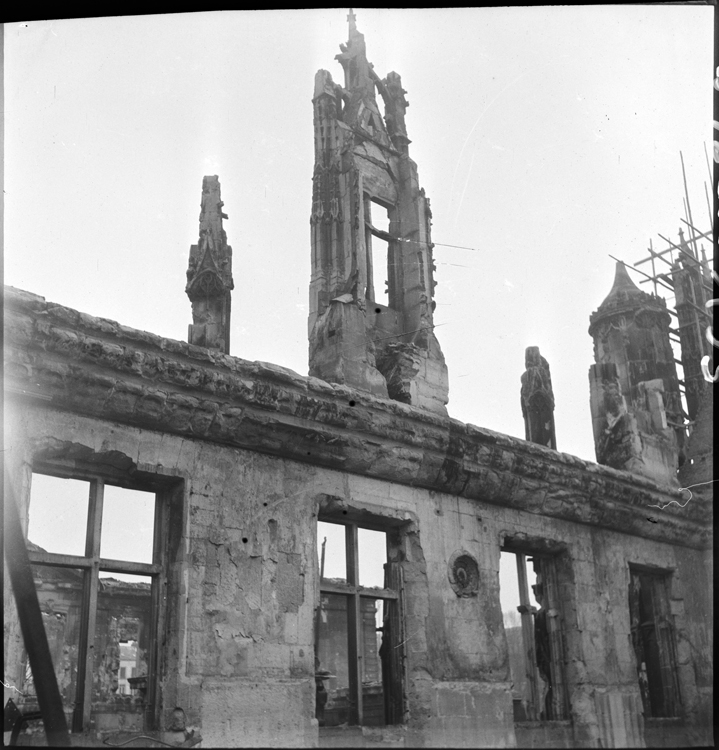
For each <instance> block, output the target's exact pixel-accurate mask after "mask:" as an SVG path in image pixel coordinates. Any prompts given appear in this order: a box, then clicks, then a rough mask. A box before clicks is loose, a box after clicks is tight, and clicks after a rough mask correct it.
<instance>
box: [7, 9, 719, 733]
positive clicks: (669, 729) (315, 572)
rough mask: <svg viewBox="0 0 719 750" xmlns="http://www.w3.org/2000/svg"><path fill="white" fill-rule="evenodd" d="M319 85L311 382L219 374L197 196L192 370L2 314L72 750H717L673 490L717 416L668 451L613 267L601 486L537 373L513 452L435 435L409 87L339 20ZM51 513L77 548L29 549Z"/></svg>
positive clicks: (697, 593)
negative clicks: (360, 749)
mask: <svg viewBox="0 0 719 750" xmlns="http://www.w3.org/2000/svg"><path fill="white" fill-rule="evenodd" d="M338 60H339V62H340V63H341V65H342V68H343V69H344V82H343V83H342V84H340V83H337V82H335V81H334V80H333V78H332V76H331V75H330V74H329V73H328V72H326V71H320V72H319V73H318V74H317V77H316V79H315V89H314V98H313V106H314V126H315V166H314V177H313V180H314V193H313V201H312V206H311V218H310V224H311V248H308V252H311V254H312V277H311V280H310V314H309V373H310V374H309V376H300V375H298V374H296V373H294V372H292V371H290V370H287V369H284V368H282V367H279V366H274V365H271V364H265V363H258V362H249V361H246V360H244V359H242V358H240V357H238V356H234V355H232V354H231V353H230V349H229V323H230V294H231V290H232V287H233V281H232V252H231V249H230V247H229V245H228V244H227V237H226V235H225V232H224V230H223V228H222V220H223V212H222V208H223V207H222V201H221V198H220V184H219V181H218V179H217V177H205V178H204V181H203V185H202V202H201V214H200V233H199V240H198V242H197V244H196V245H193V246H192V249H191V251H190V260H189V269H188V272H187V278H188V281H187V289H186V292H187V294H188V296H189V299H190V302H191V306H192V324H191V325H190V328H189V336H188V343H185V342H182V341H175V340H168V339H164V338H161V337H159V336H157V335H154V334H152V333H148V332H145V331H140V330H135V329H131V328H128V327H126V326H123V325H122V324H121V323H117V322H113V321H111V320H105V319H102V318H94V317H91V316H89V315H87V314H85V313H83V312H80V311H76V310H72V309H69V308H67V307H63V306H62V305H61V304H57V303H54V302H49V301H46V300H45V299H44V298H42V297H38V296H36V295H34V294H32V293H30V292H27V291H20V290H18V289H13V288H6V289H5V306H6V307H5V347H6V349H5V382H6V389H7V395H6V417H7V420H6V421H7V430H6V438H5V441H6V442H5V449H6V452H5V454H4V455H5V466H6V501H7V500H10V499H11V500H12V501H13V502H16V503H17V506H18V508H19V510H20V516H21V519H22V524H23V528H24V529H25V531H26V534H27V539H28V542H27V550H28V552H27V555H28V557H29V561H30V564H31V566H32V577H33V580H34V585H35V590H36V592H37V597H38V600H39V603H40V609H41V612H42V618H43V622H44V623H45V631H46V634H47V639H48V642H49V646H50V651H51V655H52V660H53V667H54V671H55V675H56V678H57V681H58V685H59V689H60V694H61V698H62V703H63V710H64V713H65V715H66V717H67V723H68V726H69V727H70V728H71V730H72V731H73V732H74V734H73V741H74V743H75V744H81V743H83V742H84V743H85V744H88V743H92V742H93V741H94V742H100V741H101V740H108V741H109V742H112V743H113V744H116V743H119V742H121V741H125V740H128V739H131V738H133V737H138V736H140V735H142V736H144V737H165V738H167V737H170V738H171V739H172V741H173V742H175V744H180V742H182V741H183V740H185V742H186V743H187V742H188V741H189V734H188V733H189V732H190V730H192V731H194V732H195V735H194V737H195V739H196V738H197V737H198V736H199V735H201V737H202V743H203V745H202V746H204V747H216V746H220V747H239V746H243V747H249V746H263V747H269V746H299V747H315V746H318V745H320V746H323V745H324V746H330V747H333V746H337V745H345V746H368V747H373V746H378V747H380V746H392V747H423V746H426V747H515V746H519V747H645V746H646V747H676V746H685V745H705V744H710V743H711V742H712V740H713V738H712V661H713V651H712V642H711V638H712V606H711V598H712V591H713V588H712V526H711V504H712V495H711V485H706V484H704V485H702V486H700V487H696V488H695V489H693V490H691V493H692V494H691V496H688V495H687V492H688V491H687V490H682V489H680V488H681V487H686V486H688V485H689V484H694V483H699V482H702V481H707V479H706V478H707V477H709V478H711V456H710V447H711V442H710V441H711V437H710V436H711V421H710V420H711V418H710V405H709V399H710V398H711V390H710V389H705V392H704V395H703V400H702V401H701V403H699V404H694V403H693V402H692V406H691V408H692V409H693V410H695V411H694V413H695V429H694V431H693V433H692V434H691V436H689V438H688V440H687V438H686V436H685V434H684V432H683V430H682V429H681V427H680V426H679V425H680V423H681V419H679V418H678V416H677V415H678V414H679V413H680V411H681V403H680V398H679V393H678V386H677V377H676V371H675V365H674V359H673V355H672V352H671V348H670V346H669V339H668V331H667V326H668V320H667V319H668V315H667V313H666V309H665V307H664V305H663V302H662V300H660V299H658V298H657V297H655V296H653V295H649V294H645V293H644V292H641V291H640V290H639V289H637V287H636V286H635V285H634V284H633V282H632V281H631V279H630V278H629V276H628V274H627V272H626V269H625V268H624V267H623V266H622V265H620V266H619V267H618V268H617V276H616V280H615V283H614V286H613V287H612V289H611V290H610V291H609V293H608V296H607V297H606V299H605V300H604V301H603V302H601V304H599V305H598V307H597V310H596V312H595V313H594V314H593V315H592V319H591V327H590V334H591V336H592V337H593V339H594V342H595V360H596V361H595V363H594V364H592V365H591V368H590V377H589V381H590V383H589V384H590V389H589V396H590V405H591V414H592V420H593V428H594V437H595V442H596V449H597V461H598V463H596V464H595V463H591V462H588V461H585V460H581V459H579V458H577V457H575V456H572V455H569V454H567V453H561V452H558V451H557V450H556V436H555V428H554V418H553V409H554V395H553V392H552V386H551V378H550V375H549V365H548V364H547V362H546V360H545V359H544V358H543V357H541V355H540V354H539V350H538V349H536V348H535V347H533V348H531V349H529V350H528V352H527V363H526V365H527V369H526V373H525V375H524V376H523V377H522V382H521V393H520V389H519V373H518V379H517V385H518V396H521V400H520V403H517V404H513V405H508V407H507V408H517V409H519V408H520V406H521V408H522V410H523V413H524V415H525V421H526V425H527V432H526V436H525V437H526V440H523V439H519V438H515V437H511V436H509V435H504V434H499V433H496V432H493V431H492V430H489V429H486V428H483V427H477V426H475V425H471V424H465V423H463V422H460V421H458V420H457V419H453V418H450V417H449V416H448V415H447V411H446V404H447V401H448V375H447V367H446V364H445V361H444V357H443V355H442V351H441V348H440V344H439V341H438V340H437V338H436V336H435V332H434V329H433V308H434V302H433V290H434V285H435V282H434V274H435V268H434V265H433V259H432V240H431V236H430V219H431V212H430V208H429V201H428V199H427V197H426V196H425V194H424V191H423V190H422V189H421V188H420V184H419V181H418V176H417V167H416V165H415V163H414V162H413V161H412V160H411V158H410V156H409V144H410V141H409V138H408V137H407V129H406V126H405V111H406V107H407V101H406V99H405V91H404V90H403V88H402V81H401V79H400V77H399V75H397V74H396V73H389V74H388V75H387V76H386V77H385V78H380V77H379V75H378V74H377V73H375V72H374V70H373V68H372V66H371V65H370V64H369V62H368V59H367V55H366V52H365V42H364V38H363V36H362V34H361V33H359V31H358V30H357V28H356V25H355V22H354V18H353V17H352V16H350V29H349V40H348V42H347V44H346V45H342V46H341V54H339V55H338ZM308 208H309V207H308ZM385 262H386V263H387V269H386V271H387V275H386V278H387V302H388V304H381V303H380V302H379V301H378V300H379V297H380V294H379V291H378V280H379V279H382V278H383V277H384V270H385V269H383V268H382V267H381V266H380V265H378V264H383V263H385ZM179 293H181V290H179V289H178V294H179ZM597 302H600V300H597ZM237 304H241V302H238V301H237V300H236V306H237ZM587 365H590V363H587ZM518 400H519V399H518ZM588 408H589V407H588ZM677 472H679V474H677ZM678 477H679V478H678ZM689 497H691V502H688V498H689ZM58 508H60V509H63V508H64V509H66V510H67V512H71V513H73V514H75V516H76V518H77V527H78V538H77V539H76V540H74V539H70V538H64V537H63V538H57V535H56V536H55V537H50V542H49V543H46V542H44V543H40V541H39V538H38V537H37V536H36V535H35V529H36V528H38V529H39V527H38V524H40V520H41V519H42V518H43V517H44V518H46V519H47V518H51V517H52V513H53V512H57V510H58ZM38 533H39V530H38ZM510 579H511V580H512V587H513V588H512V591H515V592H516V594H514V595H512V594H511V591H510V590H509V589H507V585H508V584H507V585H505V581H507V580H510ZM500 596H503V597H505V599H506V598H507V597H509V598H510V600H511V601H510V605H509V606H508V607H507V606H505V605H504V604H503V601H504V600H502V601H500ZM512 596H513V597H514V598H512ZM5 603H6V611H5V638H4V645H5V678H4V680H5V684H6V685H11V686H17V689H18V690H19V691H20V693H18V692H17V691H16V692H13V691H12V690H10V689H6V690H5V701H6V702H7V700H8V699H9V698H12V700H13V701H14V702H15V703H16V704H17V705H18V707H19V709H20V710H21V711H26V710H32V709H33V706H34V703H33V700H34V692H33V683H32V672H31V670H30V669H29V666H28V660H27V645H28V644H27V643H24V641H23V638H22V636H21V628H20V622H19V618H18V615H17V612H16V609H15V604H14V597H13V593H12V590H11V589H10V588H9V585H8V583H7V580H6V589H5ZM178 717H180V718H178ZM34 726H35V727H37V726H38V725H37V723H36V724H35V725H34ZM21 739H22V740H23V741H24V742H25V743H32V742H39V741H40V739H39V737H38V733H37V730H35V731H34V732H33V725H32V723H30V724H28V725H27V727H26V729H25V731H24V732H23V733H22V734H21ZM143 742H145V743H146V744H147V743H149V742H150V740H147V739H145V740H138V741H135V742H134V743H133V745H134V746H140V745H141V744H142V743H143ZM171 744H172V743H171Z"/></svg>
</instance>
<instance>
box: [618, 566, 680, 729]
mask: <svg viewBox="0 0 719 750" xmlns="http://www.w3.org/2000/svg"><path fill="white" fill-rule="evenodd" d="M629 574H630V581H629V614H630V620H631V637H632V646H633V648H634V654H635V656H636V660H637V662H636V666H637V678H638V681H639V690H640V692H641V696H642V705H643V708H644V716H645V717H646V718H650V717H671V716H678V715H679V713H680V700H679V684H678V680H677V669H676V649H675V639H674V622H673V616H672V615H671V611H670V609H669V597H668V591H667V586H668V583H669V576H668V574H666V573H663V572H662V573H654V572H651V573H650V572H645V571H642V570H636V569H634V568H630V571H629Z"/></svg>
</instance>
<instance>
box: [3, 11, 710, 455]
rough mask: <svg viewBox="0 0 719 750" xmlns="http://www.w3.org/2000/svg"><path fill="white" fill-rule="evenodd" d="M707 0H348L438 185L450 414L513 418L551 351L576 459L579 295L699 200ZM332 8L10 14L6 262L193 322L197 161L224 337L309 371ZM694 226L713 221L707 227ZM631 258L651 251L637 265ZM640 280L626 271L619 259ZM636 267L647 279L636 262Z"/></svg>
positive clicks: (582, 386)
mask: <svg viewBox="0 0 719 750" xmlns="http://www.w3.org/2000/svg"><path fill="white" fill-rule="evenodd" d="M712 14H713V8H712V7H711V6H697V5H691V6H678V5H664V6H661V5H660V6H657V5H644V6H627V5H622V6H596V7H581V6H580V7H576V6H569V7H566V6H565V7H551V6H549V7H522V8H484V9H457V10H446V9H442V10H431V9H430V10H368V9H360V10H358V11H357V24H358V28H359V30H360V31H361V32H362V33H364V35H365V38H366V42H367V50H368V56H369V59H370V61H371V62H373V63H374V65H375V70H376V71H377V72H378V73H379V74H380V76H381V77H384V76H385V75H386V74H387V73H388V72H389V71H391V70H395V71H397V72H398V73H400V74H401V75H402V81H403V85H404V88H405V89H407V92H408V93H407V99H408V100H409V102H410V104H411V106H410V108H409V110H408V112H407V128H408V133H409V137H410V138H411V139H412V144H411V146H410V155H411V156H412V158H413V159H414V160H415V161H416V162H417V164H418V168H419V176H420V183H421V185H422V186H424V187H425V189H426V191H427V195H428V196H429V197H430V199H431V202H432V211H433V215H434V219H433V239H434V241H435V242H437V243H445V244H450V245H463V246H468V247H472V248H476V250H475V251H469V250H458V249H455V248H450V247H443V246H441V245H438V246H437V248H436V250H435V257H436V260H437V274H436V280H437V281H438V282H439V283H438V286H437V292H436V301H437V312H436V316H435V323H436V324H437V325H438V326H440V327H439V328H438V329H437V336H438V338H439V341H440V343H441V345H442V348H443V350H444V354H445V357H446V360H447V365H448V367H449V377H450V402H449V411H450V414H451V415H452V416H453V417H456V418H458V419H461V420H462V421H465V422H470V423H473V424H477V425H481V426H484V427H488V428H491V429H494V430H497V431H500V432H506V433H509V434H511V435H515V436H519V437H524V424H523V421H522V415H521V408H520V403H519V386H520V376H521V374H522V371H523V369H524V349H525V347H527V346H530V345H537V346H539V347H540V349H541V352H542V354H543V355H544V356H545V357H546V358H547V359H548V361H549V363H550V366H551V370H552V380H553V383H554V392H555V398H556V402H557V408H556V413H555V419H556V428H557V442H558V446H559V449H560V450H562V451H565V452H568V453H573V454H575V455H578V456H581V457H582V458H585V459H590V460H593V459H594V446H593V440H592V430H591V423H590V412H589V388H588V379H587V371H588V368H589V366H590V364H591V363H592V362H593V358H592V342H591V339H590V338H589V336H588V334H587V327H588V324H589V315H590V313H591V312H592V311H593V310H595V309H596V308H597V307H598V305H599V304H600V303H601V301H602V300H603V298H604V297H605V296H606V294H607V293H608V291H609V289H610V287H611V284H612V280H613V277H614V261H613V260H611V259H610V258H609V256H608V254H609V253H611V254H612V255H615V256H617V257H619V258H622V259H624V260H626V261H627V262H629V263H633V262H635V261H637V260H639V259H640V258H641V257H643V256H645V255H646V248H647V247H648V244H649V240H650V238H652V240H653V242H654V246H655V247H657V246H661V247H664V246H665V244H664V243H663V242H662V241H661V240H660V239H659V237H658V233H662V234H664V235H665V236H670V237H673V238H675V237H676V234H677V230H678V228H679V227H680V226H681V222H680V218H682V217H684V208H683V204H682V199H683V195H684V189H683V184H682V173H681V164H680V160H679V151H680V150H681V151H682V152H683V154H684V160H685V164H686V168H687V180H688V185H689V193H690V199H691V207H692V212H693V217H694V221H695V223H696V224H698V225H699V226H700V227H702V229H704V230H706V229H708V226H709V219H708V209H707V202H706V198H705V194H704V183H705V182H707V181H708V179H709V177H708V170H707V164H706V159H705V144H706V145H707V148H709V146H710V144H711V135H712V133H711V123H712V119H711V93H712V85H711V84H712ZM346 16H347V10H346V9H324V10H300V11H287V10H281V11H239V12H222V13H220V12H213V13H199V14H180V15H163V16H142V17H122V18H101V19H85V20H60V21H42V22H30V23H13V24H8V25H6V27H5V191H6V192H5V282H6V283H7V284H10V285H13V286H16V287H20V288H22V289H26V290H29V291H32V292H35V293H37V294H40V295H42V296H44V297H46V298H47V299H48V300H50V301H53V302H58V303H61V304H64V305H67V306H69V307H73V308H76V309H79V310H82V311H85V312H88V313H91V314H93V315H98V316H102V317H106V318H110V319H113V320H118V321H120V322H122V323H124V324H125V325H129V326H133V327H135V328H140V329H144V330H149V331H153V332H155V333H158V334H161V335H163V336H167V337H171V338H175V339H182V340H186V337H187V325H188V323H190V322H191V314H190V304H189V301H188V299H187V296H186V295H185V292H184V286H185V281H186V279H185V271H186V269H187V261H188V253H189V248H190V245H191V244H192V243H194V242H197V236H198V215H199V206H200V193H201V185H202V177H203V175H211V174H218V175H219V177H220V181H221V184H222V198H223V200H224V202H225V211H226V212H227V213H228V214H229V217H230V218H229V220H228V221H226V222H225V229H226V231H227V235H228V239H229V242H230V244H231V245H232V247H233V250H234V278H235V292H234V297H233V302H232V314H233V325H232V334H231V336H232V340H231V351H232V353H233V354H234V355H236V356H239V357H242V358H245V359H249V360H264V361H269V362H274V363H277V364H280V365H283V366H285V367H288V368H291V369H293V370H295V371H296V372H298V373H300V374H306V373H307V312H308V287H309V277H310V244H309V241H310V227H309V214H310V208H311V189H312V168H313V131H312V103H311V99H312V92H313V82H314V75H315V72H316V71H317V70H318V69H319V68H325V69H328V70H330V71H331V73H332V75H333V77H334V79H335V80H336V81H339V82H342V81H343V79H342V71H341V68H340V66H339V63H337V62H336V61H335V60H334V56H335V54H337V53H338V52H339V46H338V45H339V44H340V42H344V41H346V38H347V22H346ZM705 246H706V248H707V250H709V247H710V243H708V242H707V243H705ZM643 268H646V266H643ZM635 278H636V280H637V282H638V281H639V279H640V278H641V277H640V276H635ZM642 288H644V289H647V286H646V285H643V286H642Z"/></svg>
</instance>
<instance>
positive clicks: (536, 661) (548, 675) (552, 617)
mask: <svg viewBox="0 0 719 750" xmlns="http://www.w3.org/2000/svg"><path fill="white" fill-rule="evenodd" d="M530 563H531V565H530ZM499 579H500V594H499V595H500V602H501V605H502V617H503V619H504V628H505V632H506V635H507V644H508V648H509V666H510V673H511V680H512V684H513V687H512V699H513V704H514V718H515V721H549V720H554V721H557V720H563V719H567V718H569V703H568V695H567V686H566V681H565V678H564V646H563V640H562V616H561V608H560V604H559V602H560V598H559V587H558V584H557V570H556V559H555V557H554V556H552V555H540V554H535V553H532V552H529V551H517V550H514V549H512V550H507V549H503V550H502V552H501V554H500V569H499ZM530 591H531V592H532V593H531V594H530Z"/></svg>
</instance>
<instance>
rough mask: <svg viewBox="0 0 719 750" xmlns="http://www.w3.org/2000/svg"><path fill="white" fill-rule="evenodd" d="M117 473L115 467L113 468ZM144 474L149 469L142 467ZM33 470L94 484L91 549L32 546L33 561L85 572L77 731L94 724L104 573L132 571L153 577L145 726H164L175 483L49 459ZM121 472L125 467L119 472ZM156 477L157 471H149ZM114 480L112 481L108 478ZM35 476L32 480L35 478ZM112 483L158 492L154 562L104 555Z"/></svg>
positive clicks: (88, 535)
mask: <svg viewBox="0 0 719 750" xmlns="http://www.w3.org/2000/svg"><path fill="white" fill-rule="evenodd" d="M107 473H108V474H112V473H113V472H112V471H111V470H110V471H108V472H107ZM137 473H138V474H144V472H142V473H141V472H137ZM32 474H33V476H34V475H37V474H44V475H47V476H51V477H58V478H62V479H76V480H80V481H83V482H87V484H88V513H87V527H86V538H85V554H84V555H70V554H60V553H56V552H45V551H39V550H31V549H28V558H29V560H30V564H31V565H41V566H47V567H52V568H70V569H75V570H78V569H79V570H82V571H83V584H82V599H81V602H82V603H81V609H80V634H79V644H78V656H77V676H76V682H75V708H74V711H73V716H72V724H71V731H72V732H73V733H80V732H83V731H86V730H87V729H89V728H90V726H91V720H92V695H93V679H92V674H93V669H94V644H95V635H96V619H97V613H98V594H99V589H100V572H101V571H102V572H103V573H124V574H130V575H138V576H147V577H149V578H150V579H151V587H150V623H149V648H148V651H147V677H146V685H147V687H146V693H145V695H144V696H143V707H144V720H143V724H144V726H145V729H153V728H155V727H156V726H157V725H158V688H157V675H158V674H159V669H160V664H159V649H158V643H159V637H158V634H159V633H160V632H162V627H163V625H164V607H161V606H160V603H161V602H164V601H165V600H166V595H167V594H166V580H165V576H163V575H162V574H163V571H164V568H163V564H162V560H163V559H164V557H165V552H166V543H165V534H163V533H162V531H163V529H167V527H168V520H169V515H168V514H169V499H170V496H171V491H172V490H171V486H170V485H169V484H168V483H167V481H165V482H163V481H162V480H160V481H159V482H156V481H154V477H153V479H152V480H150V481H149V482H147V483H145V482H142V481H140V482H128V481H126V480H125V479H124V477H120V476H115V477H108V476H107V474H105V473H99V472H97V470H96V469H95V470H92V469H90V470H83V469H80V470H78V469H77V468H70V467H67V466H59V467H58V466H54V465H47V464H44V463H41V464H37V465H34V466H33V470H32ZM118 474H119V472H118ZM145 476H148V477H152V475H145ZM108 479H109V481H108ZM31 481H32V480H31ZM106 485H111V486H118V487H122V488H124V489H131V490H141V491H144V492H150V493H153V494H154V495H155V511H154V531H153V550H152V562H151V563H142V562H133V561H128V560H115V559H110V558H104V557H100V542H101V536H102V510H103V502H104V488H105V486H106Z"/></svg>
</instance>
